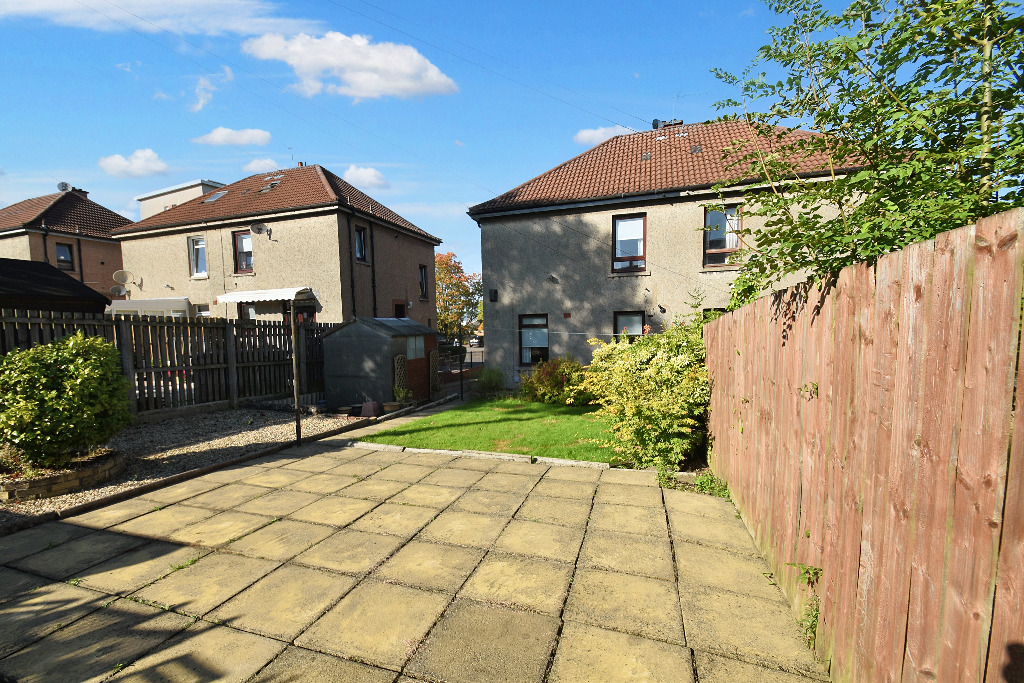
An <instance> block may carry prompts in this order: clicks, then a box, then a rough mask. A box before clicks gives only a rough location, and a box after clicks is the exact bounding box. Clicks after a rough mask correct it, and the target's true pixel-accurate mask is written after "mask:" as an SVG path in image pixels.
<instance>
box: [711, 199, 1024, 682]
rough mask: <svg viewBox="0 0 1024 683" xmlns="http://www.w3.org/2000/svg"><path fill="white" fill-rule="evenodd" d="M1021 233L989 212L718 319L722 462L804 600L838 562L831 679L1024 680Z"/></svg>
mask: <svg viewBox="0 0 1024 683" xmlns="http://www.w3.org/2000/svg"><path fill="white" fill-rule="evenodd" d="M1022 233H1024V211H1021V210H1018V211H1012V212H1008V213H1004V214H1000V215H998V216H993V217H990V218H987V219H984V220H982V221H979V223H978V224H977V225H973V226H967V227H964V228H961V229H959V230H954V231H950V232H948V233H944V234H942V235H940V236H938V237H937V238H936V239H934V240H932V241H928V242H922V243H920V244H915V245H912V246H910V247H908V248H907V249H904V250H903V251H901V252H898V253H894V254H889V255H887V256H885V257H883V258H881V259H879V261H878V262H877V263H876V264H875V265H873V266H868V265H857V266H851V267H849V268H846V269H845V270H843V271H842V273H840V275H839V277H838V280H837V281H836V282H835V284H834V287H833V288H832V289H831V290H830V291H827V292H823V291H821V290H819V289H813V290H810V291H807V290H804V289H801V288H793V289H791V290H788V291H786V292H780V293H777V294H775V295H773V296H771V297H765V298H763V299H761V300H759V301H757V302H755V303H753V304H751V305H749V306H746V307H744V308H742V309H740V310H738V311H734V312H732V313H729V314H727V315H725V316H723V317H722V318H719V319H718V320H716V321H714V322H713V323H710V324H709V325H708V326H707V327H706V328H705V343H706V344H707V348H708V366H709V370H710V372H711V377H712V382H713V388H712V399H711V418H710V426H711V432H712V437H713V444H714V445H713V458H712V461H713V462H712V467H713V468H714V469H715V471H716V472H717V473H718V474H719V475H720V476H723V477H724V478H725V479H727V480H728V482H729V488H730V490H731V491H732V492H733V494H734V499H735V501H736V504H737V506H738V507H739V509H740V511H741V514H742V516H743V518H744V520H745V521H746V523H747V525H748V527H749V528H750V530H751V533H752V534H753V536H754V539H755V541H756V542H757V544H758V546H759V547H760V549H761V550H762V552H763V553H764V555H765V557H766V558H767V559H768V561H769V563H770V564H771V565H772V569H773V570H774V571H775V575H776V576H777V577H779V582H780V585H781V586H782V587H783V590H784V591H785V592H786V594H787V595H788V596H789V598H790V600H791V601H792V603H793V605H794V609H795V610H796V611H797V612H800V611H801V610H802V608H803V605H804V604H805V601H806V600H807V598H808V596H807V595H806V589H804V588H803V587H802V586H800V584H799V582H798V574H799V572H798V569H799V565H800V564H803V565H806V566H811V567H820V568H821V569H822V574H821V579H820V581H819V582H818V585H817V587H816V589H815V591H816V593H817V594H818V595H819V596H820V599H821V613H820V617H819V623H818V631H817V644H816V652H817V654H818V655H819V656H821V657H823V658H826V659H829V660H831V675H832V677H833V679H835V680H858V681H876V680H877V681H883V680H884V681H896V680H907V681H910V680H939V681H983V680H988V681H990V682H992V683H996V682H997V681H998V682H1003V681H1021V680H1024V418H1021V416H1020V414H1019V412H1018V413H1017V414H1016V416H1015V414H1014V407H1015V405H1020V404H1019V403H1016V404H1015V401H1020V400H1022V399H1024V395H1022V394H1021V392H1024V388H1022V387H1021V386H1019V382H1018V377H1019V375H1020V373H1021V371H1022V370H1024V356H1022V355H1021V353H1020V343H1021V342H1020V330H1021V313H1022V311H1021V306H1022V289H1024V239H1022V237H1024V234H1022ZM1015 392H1016V393H1017V395H1016V396H1015ZM1014 428H1015V429H1014ZM1013 434H1017V435H1018V436H1019V438H1018V439H1016V440H1013V439H1012V435H1013ZM790 563H792V564H793V565H797V566H790Z"/></svg>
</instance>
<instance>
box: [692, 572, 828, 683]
mask: <svg viewBox="0 0 1024 683" xmlns="http://www.w3.org/2000/svg"><path fill="white" fill-rule="evenodd" d="M679 598H680V602H681V603H682V607H683V615H684V618H685V619H686V632H687V640H688V644H689V645H690V647H692V648H693V649H694V650H703V651H705V652H711V653H715V654H723V655H727V656H730V657H735V658H738V659H743V660H746V661H748V662H755V663H758V664H764V665H765V666H766V667H767V668H774V669H780V668H781V669H786V670H789V671H797V672H801V673H805V674H812V675H814V674H820V673H821V668H820V667H819V666H818V664H817V663H816V662H815V661H814V658H813V657H812V656H811V652H810V650H808V649H807V646H805V645H804V643H803V641H802V639H801V637H800V631H799V629H798V627H797V624H796V618H795V617H794V616H793V612H792V610H790V608H789V606H788V605H785V604H781V603H778V602H772V601H768V600H762V599H760V598H755V597H751V596H746V595H737V594H735V593H728V592H726V591H717V590H713V589H706V588H705V589H702V590H697V589H691V590H685V589H684V590H680V595H679Z"/></svg>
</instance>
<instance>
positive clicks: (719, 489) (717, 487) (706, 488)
mask: <svg viewBox="0 0 1024 683" xmlns="http://www.w3.org/2000/svg"><path fill="white" fill-rule="evenodd" d="M693 490H694V491H696V492H697V493H703V494H706V495H709V496H716V497H718V498H726V499H727V498H729V487H728V486H727V485H726V483H725V480H724V479H719V478H718V477H716V476H715V475H714V474H712V473H711V472H703V473H701V474H699V475H697V478H696V479H694V481H693Z"/></svg>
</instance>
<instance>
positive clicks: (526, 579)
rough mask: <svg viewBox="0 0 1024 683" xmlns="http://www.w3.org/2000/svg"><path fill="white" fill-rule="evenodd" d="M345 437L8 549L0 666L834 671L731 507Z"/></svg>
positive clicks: (92, 516)
mask: <svg viewBox="0 0 1024 683" xmlns="http://www.w3.org/2000/svg"><path fill="white" fill-rule="evenodd" d="M345 437H348V438H351V437H350V436H349V435H345ZM348 438H342V437H336V438H333V439H327V440H324V441H319V442H314V443H311V444H308V445H304V446H302V447H299V448H291V449H288V450H285V451H282V452H281V453H278V454H275V455H271V456H267V457H264V458H261V459H259V460H254V461H251V462H248V463H245V464H244V465H241V466H235V467H231V468H228V469H224V470H220V471H217V472H214V473H212V474H208V475H206V476H203V477H199V478H197V479H193V480H189V481H186V482H183V483H180V484H177V485H174V486H170V487H167V488H164V489H160V490H157V491H154V492H151V493H148V494H145V495H141V496H139V497H137V498H133V499H130V500H127V501H124V502H121V503H117V504H114V505H110V506H108V507H104V508H100V509H98V510H95V511H93V512H90V513H87V514H85V515H81V516H79V517H74V518H69V519H67V520H65V521H61V522H53V523H48V524H45V525H42V526H39V527H35V528H33V529H29V530H27V531H22V532H20V533H17V534H14V535H10V536H6V537H2V538H0V563H2V565H0V673H3V674H5V675H6V676H8V677H9V678H10V679H14V680H17V681H19V682H24V681H50V680H52V681H85V680H104V679H107V678H110V679H111V680H117V681H121V680H131V681H194V680H231V681H245V680H255V681H300V680H301V681H319V680H322V681H370V682H376V681H380V682H385V681H388V682H390V681H396V680H397V681H413V680H417V681H420V680H422V681H451V682H466V683H481V682H484V681H524V682H527V681H529V682H534V681H536V682H540V681H545V680H546V681H552V682H565V681H641V680H642V681H672V682H678V681H693V680H695V674H696V676H697V677H699V678H698V680H699V681H700V683H708V682H718V681H723V682H724V681H731V682H734V681H767V682H773V681H775V682H779V683H782V682H788V683H796V682H797V681H805V680H808V679H818V680H827V676H826V675H825V674H824V672H823V670H822V669H821V667H820V665H818V664H816V663H815V662H814V661H813V660H812V658H811V656H810V654H809V652H808V650H807V649H806V648H805V647H804V645H803V644H802V642H801V640H800V636H799V633H798V630H797V626H796V623H795V618H794V616H793V614H792V612H791V610H790V609H789V607H788V605H787V603H786V602H785V600H784V598H783V597H782V594H781V593H780V592H779V590H778V588H777V587H776V586H775V585H774V584H772V583H771V581H770V578H769V577H766V575H765V573H766V572H767V568H766V566H765V564H764V563H763V561H762V560H761V559H760V557H759V556H758V554H757V552H756V550H755V548H754V545H753V543H752V541H751V539H750V536H749V535H748V533H747V531H746V530H745V528H744V526H743V525H742V523H741V522H740V521H739V520H738V519H737V518H736V511H735V508H733V506H732V505H731V504H730V503H728V502H727V501H723V500H720V499H715V498H710V497H707V496H701V495H697V494H689V493H683V492H679V491H669V490H662V489H660V488H658V486H657V482H656V480H655V476H654V473H653V472H639V471H630V470H600V469H593V468H586V467H573V466H549V465H547V464H530V463H528V462H516V461H508V460H500V459H488V458H482V457H454V456H452V455H448V454H443V453H439V452H410V451H405V452H400V451H390V450H371V449H370V448H365V447H358V446H356V447H353V446H351V445H348Z"/></svg>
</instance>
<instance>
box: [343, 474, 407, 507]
mask: <svg viewBox="0 0 1024 683" xmlns="http://www.w3.org/2000/svg"><path fill="white" fill-rule="evenodd" d="M407 488H409V484H408V483H407V482H404V481H395V480H393V479H373V478H372V477H371V478H369V479H363V480H362V481H358V482H356V483H355V484H352V485H351V486H346V487H345V495H346V496H348V497H350V498H365V499H367V500H378V501H380V500H387V499H388V498H390V497H391V496H393V495H395V494H396V493H400V492H402V491H404V490H405V489H407Z"/></svg>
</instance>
